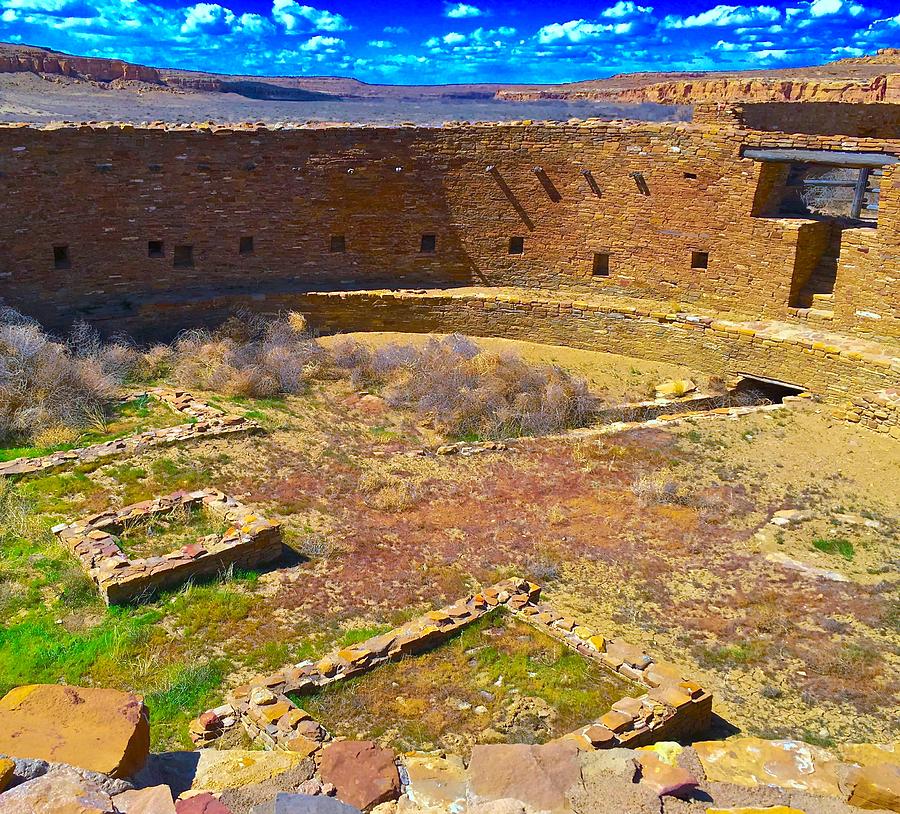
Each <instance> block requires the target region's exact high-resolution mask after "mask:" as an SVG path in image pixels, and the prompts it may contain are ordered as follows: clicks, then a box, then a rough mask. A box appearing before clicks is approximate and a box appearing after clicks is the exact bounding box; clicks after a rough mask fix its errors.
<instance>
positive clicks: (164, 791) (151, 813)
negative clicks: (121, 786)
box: [112, 786, 175, 814]
mask: <svg viewBox="0 0 900 814" xmlns="http://www.w3.org/2000/svg"><path fill="white" fill-rule="evenodd" d="M112 801H113V804H114V805H115V807H116V811H118V812H120V814H175V802H174V801H173V800H172V792H171V790H170V789H169V787H168V786H151V787H150V788H148V789H135V790H134V791H123V792H122V793H121V794H116V795H114V796H113V798H112Z"/></svg>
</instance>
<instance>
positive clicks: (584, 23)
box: [537, 20, 628, 45]
mask: <svg viewBox="0 0 900 814" xmlns="http://www.w3.org/2000/svg"><path fill="white" fill-rule="evenodd" d="M625 25H628V24H627V23H626V24H625ZM614 28H616V26H613V25H606V24H603V23H592V22H589V21H588V20H569V22H567V23H551V24H550V25H545V26H544V27H543V28H541V29H539V30H538V32H537V40H538V42H539V43H541V45H549V44H550V43H554V42H559V41H560V40H566V41H568V42H575V43H578V42H585V41H587V40H595V39H598V38H600V37H601V36H602V35H603V34H606V33H609V32H610V31H613V30H614Z"/></svg>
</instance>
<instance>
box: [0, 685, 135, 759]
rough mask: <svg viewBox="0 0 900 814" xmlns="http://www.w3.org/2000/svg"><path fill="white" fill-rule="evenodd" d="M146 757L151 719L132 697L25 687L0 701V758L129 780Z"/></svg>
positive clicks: (58, 687) (93, 690)
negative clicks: (34, 761) (36, 761)
mask: <svg viewBox="0 0 900 814" xmlns="http://www.w3.org/2000/svg"><path fill="white" fill-rule="evenodd" d="M149 752H150V720H149V713H148V711H147V707H146V706H144V702H143V699H142V698H140V696H137V695H134V694H132V693H124V692H119V691H118V690H107V689H98V688H92V687H67V686H62V685H60V684H29V685H25V686H22V687H17V688H16V689H14V690H10V691H9V692H8V693H7V694H6V695H5V696H3V698H0V754H6V755H10V756H11V757H21V758H38V759H40V760H47V761H51V762H54V763H69V764H71V765H72V766H78V767H80V768H82V769H88V770H89V771H92V772H100V773H102V774H108V775H111V776H112V777H128V776H129V775H131V774H134V773H135V772H136V771H138V769H140V768H141V767H142V766H143V765H144V763H145V762H146V760H147V755H148V754H149Z"/></svg>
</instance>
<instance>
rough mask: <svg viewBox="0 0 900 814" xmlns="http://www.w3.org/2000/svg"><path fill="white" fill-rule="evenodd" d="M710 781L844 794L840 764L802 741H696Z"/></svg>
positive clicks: (823, 750)
mask: <svg viewBox="0 0 900 814" xmlns="http://www.w3.org/2000/svg"><path fill="white" fill-rule="evenodd" d="M693 747H694V750H695V751H696V753H697V755H698V757H699V758H700V762H701V764H702V765H703V771H704V772H705V774H706V778H707V780H710V781H712V782H721V783H735V784H737V785H740V786H762V785H771V786H778V787H780V788H784V789H794V790H796V791H807V792H810V793H811V794H820V795H822V796H825V797H842V796H843V794H842V793H841V789H840V783H839V773H838V768H839V766H840V763H839V762H838V761H836V760H835V758H834V756H833V755H832V754H831V753H830V752H828V751H827V750H825V749H822V748H820V747H817V746H812V745H810V744H808V743H803V742H802V741H792V740H783V741H767V740H762V739H761V738H734V739H733V740H729V741H703V742H700V743H695V744H693Z"/></svg>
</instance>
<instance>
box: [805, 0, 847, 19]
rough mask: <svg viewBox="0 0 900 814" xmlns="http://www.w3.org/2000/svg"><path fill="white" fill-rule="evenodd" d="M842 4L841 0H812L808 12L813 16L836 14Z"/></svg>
mask: <svg viewBox="0 0 900 814" xmlns="http://www.w3.org/2000/svg"><path fill="white" fill-rule="evenodd" d="M843 5H844V4H843V2H841V0H813V2H812V3H810V6H809V13H810V14H811V15H812V16H813V17H824V16H826V15H828V14H837V13H838V12H839V11H840V10H841V8H842V7H843Z"/></svg>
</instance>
